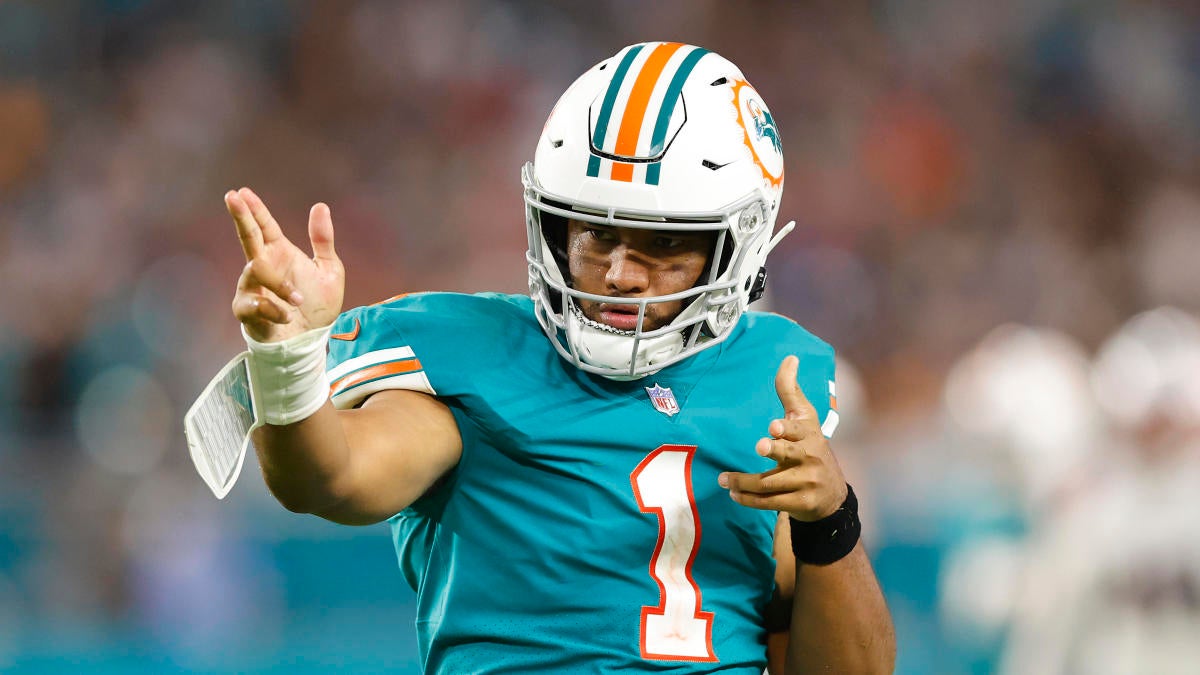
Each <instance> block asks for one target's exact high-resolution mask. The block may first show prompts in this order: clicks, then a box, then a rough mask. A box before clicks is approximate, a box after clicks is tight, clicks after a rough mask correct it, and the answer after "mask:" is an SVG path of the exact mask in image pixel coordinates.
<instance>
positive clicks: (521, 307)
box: [326, 293, 545, 409]
mask: <svg viewBox="0 0 1200 675" xmlns="http://www.w3.org/2000/svg"><path fill="white" fill-rule="evenodd" d="M528 298H529V296H527V295H526V296H516V295H506V294H499V293H476V294H462V293H410V294H408V295H402V296H397V297H395V298H392V299H390V300H386V301H384V302H382V303H379V304H377V305H369V306H366V307H358V308H355V309H352V310H350V311H348V312H346V313H344V314H342V315H341V316H339V317H338V319H337V321H336V322H334V325H333V329H332V331H331V333H330V336H329V357H328V359H327V360H326V372H327V374H328V377H329V384H330V389H329V392H330V398H331V399H332V400H333V405H334V407H336V408H339V409H345V408H353V407H354V406H357V405H359V404H361V403H362V402H363V400H364V399H365V398H366V397H368V396H370V395H371V394H374V393H376V392H379V391H383V390H385V389H404V390H408V391H419V392H422V393H425V394H430V395H432V396H437V397H439V398H442V399H443V400H446V401H451V400H453V401H458V402H465V403H467V404H469V406H468V407H472V406H473V407H472V409H476V408H478V404H480V403H481V402H482V398H481V395H480V392H482V391H487V392H495V391H504V388H505V378H506V377H508V375H506V373H505V369H500V368H497V367H496V365H497V363H498V358H499V356H498V355H499V354H502V353H503V352H504V350H505V349H508V350H510V351H511V352H513V353H517V354H520V353H522V352H523V351H527V350H525V349H523V347H522V344H523V343H521V342H520V340H521V339H525V340H528V339H533V338H536V339H537V340H542V341H544V340H545V337H544V335H543V333H542V332H541V329H540V328H538V327H537V320H536V319H535V318H534V316H533V311H532V309H531V308H530V302H529V300H528ZM531 328H536V329H537V330H531ZM520 336H524V337H523V338H522V337H520ZM510 374H511V373H510Z"/></svg>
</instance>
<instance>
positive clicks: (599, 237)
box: [585, 227, 617, 242]
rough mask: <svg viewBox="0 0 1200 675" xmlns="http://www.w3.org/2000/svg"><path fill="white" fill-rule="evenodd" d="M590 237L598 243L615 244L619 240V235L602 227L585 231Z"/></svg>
mask: <svg viewBox="0 0 1200 675" xmlns="http://www.w3.org/2000/svg"><path fill="white" fill-rule="evenodd" d="M585 232H587V233H588V236H589V237H591V238H593V239H595V240H596V241H606V242H613V241H616V240H617V233H616V232H613V231H612V230H610V229H607V228H602V227H589V228H587V229H586V230H585Z"/></svg>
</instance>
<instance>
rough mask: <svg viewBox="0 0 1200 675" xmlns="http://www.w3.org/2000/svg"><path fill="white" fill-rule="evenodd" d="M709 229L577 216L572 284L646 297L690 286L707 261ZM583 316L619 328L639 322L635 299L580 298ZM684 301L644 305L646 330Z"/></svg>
mask: <svg viewBox="0 0 1200 675" xmlns="http://www.w3.org/2000/svg"><path fill="white" fill-rule="evenodd" d="M713 240H714V235H713V234H712V233H711V232H700V233H692V232H672V231H666V230H642V229H637V228H631V227H609V226H606V225H596V224H594V223H585V222H581V221H578V220H571V221H569V222H568V224H567V258H568V262H569V265H570V270H571V279H572V282H573V283H572V285H573V286H574V287H575V288H576V289H577V290H580V291H583V292H585V293H595V294H597V295H612V296H617V297H622V298H643V297H651V296H657V295H669V294H671V293H678V292H680V291H686V290H687V289H689V288H692V287H693V286H695V285H696V282H697V281H699V280H700V275H701V274H702V273H703V272H704V267H705V264H706V263H707V262H708V254H709V252H710V251H711V250H712V242H713ZM579 308H580V309H581V310H583V314H584V316H586V317H587V318H589V319H591V320H592V321H596V322H598V323H603V324H607V325H609V326H612V327H613V328H616V329H619V330H633V329H634V328H635V327H636V325H637V313H638V307H637V305H622V304H619V303H607V302H604V303H602V302H594V301H589V300H579ZM682 310H683V301H682V300H677V301H675V302H657V303H653V304H650V305H647V306H646V316H645V320H644V321H643V322H642V330H644V331H651V330H654V329H656V328H661V327H663V326H665V325H667V324H668V323H670V322H671V320H672V319H674V318H675V317H676V315H678V314H679V312H681V311H682Z"/></svg>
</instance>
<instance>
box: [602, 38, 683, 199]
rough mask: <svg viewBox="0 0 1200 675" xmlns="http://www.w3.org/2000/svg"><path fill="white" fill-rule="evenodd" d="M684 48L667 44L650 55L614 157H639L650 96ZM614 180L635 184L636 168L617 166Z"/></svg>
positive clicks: (631, 97)
mask: <svg viewBox="0 0 1200 675" xmlns="http://www.w3.org/2000/svg"><path fill="white" fill-rule="evenodd" d="M682 46H683V44H681V43H679V42H664V43H663V44H660V45H659V46H657V47H655V48H654V51H652V52H650V56H649V57H647V59H646V63H645V65H643V66H642V71H641V72H640V73H638V76H637V80H635V81H634V83H633V89H632V90H631V91H630V92H629V101H628V103H626V104H625V114H624V115H623V116H622V117H621V128H620V131H618V132H617V145H616V148H615V149H614V152H613V154H615V155H618V156H625V157H631V156H634V155H636V154H637V144H638V137H639V136H640V135H641V131H642V125H643V121H644V119H645V117H646V108H647V107H648V106H649V105H650V95H651V94H653V93H654V85H656V84H658V79H659V77H661V76H662V72H663V70H664V69H665V68H666V67H667V62H668V61H670V60H671V57H672V56H673V55H674V54H675V52H677V51H679V48H680V47H682ZM612 179H613V180H619V181H624V182H626V183H630V182H632V181H633V164H630V163H627V162H613V167H612Z"/></svg>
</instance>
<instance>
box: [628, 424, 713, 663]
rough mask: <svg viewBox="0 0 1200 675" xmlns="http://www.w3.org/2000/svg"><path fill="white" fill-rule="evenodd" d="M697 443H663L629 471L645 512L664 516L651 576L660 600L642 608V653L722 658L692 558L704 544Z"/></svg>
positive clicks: (684, 658) (685, 658) (676, 657)
mask: <svg viewBox="0 0 1200 675" xmlns="http://www.w3.org/2000/svg"><path fill="white" fill-rule="evenodd" d="M695 453H696V446H694V445H660V446H658V448H657V449H655V450H654V451H653V452H651V453H650V454H649V455H646V458H645V459H643V460H642V461H641V463H640V464H638V465H637V468H636V469H634V470H633V473H631V474H629V479H630V482H631V483H633V495H634V497H636V498H637V503H638V508H640V509H641V510H642V512H643V513H653V514H655V515H656V516H658V543H657V544H655V546H654V555H653V557H651V558H650V576H651V577H653V578H654V581H655V582H656V583H657V584H658V598H659V601H658V605H657V606H655V607H651V606H648V605H647V606H644V607H642V623H641V648H642V658H643V659H652V660H661V661H716V660H717V656H716V654H715V653H714V652H713V647H712V626H713V615H712V612H705V611H702V610H701V609H700V600H701V599H700V587H699V586H697V585H696V581H695V580H694V579H692V562H694V561H695V559H696V551H697V550H699V548H700V514H699V513H698V512H697V510H696V498H695V496H694V495H693V494H692V456H693V455H694V454H695Z"/></svg>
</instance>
